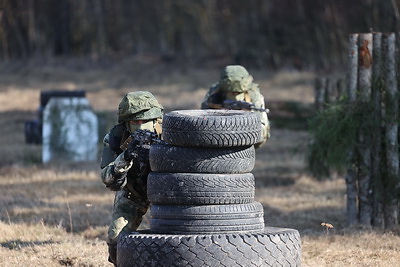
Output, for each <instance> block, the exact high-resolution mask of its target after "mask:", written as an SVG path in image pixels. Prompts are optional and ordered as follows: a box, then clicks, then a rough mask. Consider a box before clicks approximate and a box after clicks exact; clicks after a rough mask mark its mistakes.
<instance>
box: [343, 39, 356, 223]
mask: <svg viewBox="0 0 400 267" xmlns="http://www.w3.org/2000/svg"><path fill="white" fill-rule="evenodd" d="M357 40H358V34H351V35H350V37H349V70H348V74H347V82H348V84H347V90H348V91H347V96H348V98H349V102H350V103H354V102H355V99H356V92H357V69H358V48H357ZM353 155H354V151H352V150H351V151H348V161H349V165H348V167H347V173H346V176H345V180H346V196H347V201H346V202H347V203H346V213H347V224H348V225H349V226H351V225H354V224H356V223H357V183H356V173H355V166H354V160H353Z"/></svg>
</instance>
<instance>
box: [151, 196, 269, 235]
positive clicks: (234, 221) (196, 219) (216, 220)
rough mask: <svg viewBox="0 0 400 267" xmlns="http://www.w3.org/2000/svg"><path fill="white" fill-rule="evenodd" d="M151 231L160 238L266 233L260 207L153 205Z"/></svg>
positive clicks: (240, 205)
mask: <svg viewBox="0 0 400 267" xmlns="http://www.w3.org/2000/svg"><path fill="white" fill-rule="evenodd" d="M150 217H151V219H150V229H151V231H152V232H153V233H161V234H185V233H186V234H216V233H240V232H246V233H255V232H260V231H262V230H263V229H264V209H263V206H262V205H261V203H259V202H253V203H247V204H235V205H202V206H180V205H178V206H177V205H151V208H150Z"/></svg>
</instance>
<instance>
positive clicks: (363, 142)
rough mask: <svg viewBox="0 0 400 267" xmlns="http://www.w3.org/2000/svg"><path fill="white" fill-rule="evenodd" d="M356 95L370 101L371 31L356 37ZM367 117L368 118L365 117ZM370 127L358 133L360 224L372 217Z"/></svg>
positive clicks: (365, 222) (361, 101) (364, 100)
mask: <svg viewBox="0 0 400 267" xmlns="http://www.w3.org/2000/svg"><path fill="white" fill-rule="evenodd" d="M358 44H359V49H358V59H359V60H358V91H359V94H358V97H359V101H360V103H363V104H367V103H370V101H371V77H372V33H364V34H360V35H359V39H358ZM365 119H368V118H365ZM370 133H371V129H368V128H367V127H361V129H360V131H359V134H358V144H357V146H358V154H359V166H358V175H357V178H358V189H359V191H358V199H359V220H360V223H361V224H362V225H365V226H370V225H371V218H372V198H371V197H372V195H371V186H372V185H371V148H370V145H371V135H370Z"/></svg>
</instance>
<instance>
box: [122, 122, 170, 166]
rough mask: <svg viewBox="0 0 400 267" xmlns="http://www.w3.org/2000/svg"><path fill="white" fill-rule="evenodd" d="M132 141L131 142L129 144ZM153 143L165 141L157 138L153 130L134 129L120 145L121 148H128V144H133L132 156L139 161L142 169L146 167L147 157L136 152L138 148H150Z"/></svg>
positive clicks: (163, 142)
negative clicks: (133, 152)
mask: <svg viewBox="0 0 400 267" xmlns="http://www.w3.org/2000/svg"><path fill="white" fill-rule="evenodd" d="M131 143H132V144H131ZM154 143H157V144H165V141H163V140H161V139H159V137H158V135H157V134H156V133H155V132H152V131H149V130H142V129H139V130H136V131H134V132H133V133H131V135H130V136H129V137H128V138H127V139H126V140H125V142H124V143H123V144H122V145H121V146H120V148H121V149H122V150H126V149H128V147H129V146H131V145H133V146H135V148H136V149H134V151H136V152H135V154H134V157H135V158H137V159H138V160H139V162H140V169H141V170H143V169H144V168H145V167H147V164H148V158H143V157H141V155H140V154H139V153H138V152H139V151H140V150H147V152H148V151H149V150H150V146H151V145H152V144H154Z"/></svg>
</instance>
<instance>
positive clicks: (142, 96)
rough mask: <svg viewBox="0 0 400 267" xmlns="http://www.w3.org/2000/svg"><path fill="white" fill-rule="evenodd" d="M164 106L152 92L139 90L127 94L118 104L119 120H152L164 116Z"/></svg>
mask: <svg viewBox="0 0 400 267" xmlns="http://www.w3.org/2000/svg"><path fill="white" fill-rule="evenodd" d="M162 112H163V106H161V104H160V103H158V101H157V99H156V98H155V97H154V95H153V94H152V93H150V92H146V91H137V92H130V93H128V94H126V95H125V96H124V97H123V98H122V100H121V102H120V103H119V106H118V121H119V122H122V121H129V120H152V119H157V118H162Z"/></svg>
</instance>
